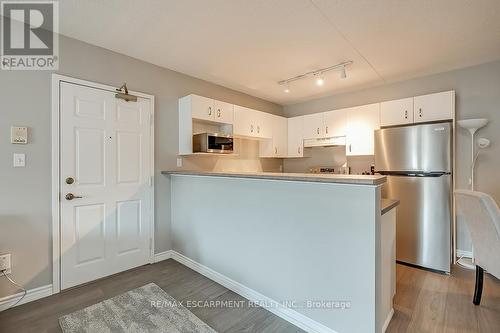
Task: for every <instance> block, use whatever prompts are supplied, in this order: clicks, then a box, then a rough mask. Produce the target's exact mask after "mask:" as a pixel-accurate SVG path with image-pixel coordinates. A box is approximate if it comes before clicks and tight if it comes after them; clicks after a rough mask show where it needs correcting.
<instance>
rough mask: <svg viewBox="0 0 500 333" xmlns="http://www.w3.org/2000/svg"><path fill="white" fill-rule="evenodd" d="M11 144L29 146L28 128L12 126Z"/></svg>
mask: <svg viewBox="0 0 500 333" xmlns="http://www.w3.org/2000/svg"><path fill="white" fill-rule="evenodd" d="M10 143H15V144H27V143H28V127H20V126H12V127H11V128H10Z"/></svg>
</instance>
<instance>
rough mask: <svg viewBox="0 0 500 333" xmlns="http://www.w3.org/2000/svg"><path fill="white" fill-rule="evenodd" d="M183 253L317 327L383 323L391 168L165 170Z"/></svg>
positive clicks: (390, 242)
mask: <svg viewBox="0 0 500 333" xmlns="http://www.w3.org/2000/svg"><path fill="white" fill-rule="evenodd" d="M162 173H163V174H164V175H165V176H166V178H167V179H168V185H169V186H170V190H171V198H170V200H171V202H170V205H171V208H172V215H171V219H172V220H171V228H172V229H171V239H172V242H173V249H174V253H175V254H176V255H177V256H178V257H179V258H177V259H180V260H181V261H182V262H184V263H186V264H187V265H188V266H190V267H191V268H193V269H195V270H197V271H199V272H200V273H202V274H205V275H207V276H209V277H210V278H212V279H214V280H215V281H217V282H219V283H221V284H223V285H224V286H226V287H227V288H229V289H232V290H233V291H235V292H237V293H239V294H241V295H242V296H244V297H246V298H248V299H249V300H251V301H255V302H258V303H259V304H262V303H264V305H265V306H266V307H267V308H268V309H269V310H270V311H272V312H274V313H275V314H277V315H279V316H281V317H283V318H286V319H287V320H289V321H290V322H292V323H294V324H295V325H297V326H299V327H301V328H303V329H305V330H306V331H309V332H383V331H384V330H385V328H386V326H387V325H388V323H389V321H390V318H391V316H392V313H393V308H392V298H393V295H394V293H395V223H396V221H395V209H394V208H395V207H396V206H397V204H398V202H397V201H388V200H384V201H382V200H381V195H380V188H381V186H382V185H383V183H384V182H385V177H384V176H359V175H324V174H293V173H266V172H264V173H234V172H229V173H222V172H191V171H164V172H162Z"/></svg>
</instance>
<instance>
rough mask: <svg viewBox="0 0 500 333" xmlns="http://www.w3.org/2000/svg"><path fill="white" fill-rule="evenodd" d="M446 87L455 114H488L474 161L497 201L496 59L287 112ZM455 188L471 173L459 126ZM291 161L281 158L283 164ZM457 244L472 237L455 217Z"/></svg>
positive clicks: (499, 87)
mask: <svg viewBox="0 0 500 333" xmlns="http://www.w3.org/2000/svg"><path fill="white" fill-rule="evenodd" d="M446 90H455V91H456V117H457V119H465V118H488V119H489V120H490V123H489V124H488V126H487V127H485V128H483V129H481V130H480V131H479V132H478V137H486V138H489V139H490V140H491V143H492V145H491V147H490V148H488V149H487V150H485V151H484V152H483V153H482V154H481V156H480V157H479V159H478V162H477V165H476V173H477V175H476V190H478V191H483V192H487V193H489V194H491V195H492V196H493V197H494V198H495V200H496V201H497V202H499V203H500V175H499V174H498V166H499V165H500V62H493V63H488V64H483V65H479V66H474V67H469V68H464V69H459V70H455V71H451V72H447V73H441V74H436V75H431V76H426V77H422V78H418V79H412V80H408V81H403V82H397V83H388V84H385V85H382V86H379V87H375V88H370V89H365V90H361V91H357V92H352V93H346V94H340V95H334V96H331V97H326V98H321V99H316V100H313V101H309V102H305V103H299V104H294V105H288V106H285V108H284V112H285V115H286V116H288V117H291V116H297V115H302V114H308V113H315V112H322V111H328V110H333V109H340V108H346V107H351V106H356V105H363V104H369V103H375V102H381V101H386V100H393V99H398V98H403V97H409V96H416V95H423V94H428V93H433V92H440V91H446ZM456 155H457V156H456V161H457V168H456V170H455V171H456V173H455V174H456V177H457V188H468V187H469V185H468V179H469V175H470V134H469V133H468V132H467V131H466V130H464V129H458V132H457V154H456ZM292 163H293V162H288V161H286V160H285V162H284V168H285V170H287V169H288V168H289V167H290V166H291V164H292ZM458 249H460V250H466V251H469V250H470V249H471V244H470V238H469V235H468V231H467V229H466V227H465V224H464V223H463V222H462V221H460V220H459V221H458Z"/></svg>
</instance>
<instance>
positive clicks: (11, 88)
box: [0, 37, 282, 297]
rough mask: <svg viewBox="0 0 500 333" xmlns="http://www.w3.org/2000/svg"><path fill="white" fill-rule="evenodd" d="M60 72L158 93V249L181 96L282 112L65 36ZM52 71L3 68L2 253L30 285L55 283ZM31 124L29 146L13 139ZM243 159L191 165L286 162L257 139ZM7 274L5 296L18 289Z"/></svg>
mask: <svg viewBox="0 0 500 333" xmlns="http://www.w3.org/2000/svg"><path fill="white" fill-rule="evenodd" d="M60 59H61V65H60V70H59V71H58V72H59V73H60V74H64V75H68V76H73V77H77V78H81V79H85V80H90V81H95V82H99V83H104V84H109V85H112V86H119V85H121V84H122V83H123V82H125V81H126V82H127V83H128V86H129V88H130V89H132V90H137V91H141V92H145V93H150V94H152V95H154V96H155V97H156V105H155V112H156V124H155V133H156V137H155V159H156V162H155V173H156V181H155V185H156V207H157V208H156V213H155V218H156V238H155V242H156V246H155V248H156V249H155V250H156V252H161V251H165V250H168V249H170V248H171V244H170V237H169V233H170V220H169V218H170V212H169V206H168V205H169V203H170V198H169V183H168V180H167V179H166V177H164V176H162V175H160V174H159V172H160V171H161V170H166V169H173V168H175V167H176V152H177V147H178V143H177V142H178V139H177V137H178V130H177V129H178V126H177V122H178V120H177V100H178V98H179V97H181V96H184V95H187V94H190V93H195V94H199V95H204V96H209V97H213V98H216V99H220V100H223V101H228V102H231V103H235V104H240V105H243V106H247V107H250V108H254V109H258V110H262V111H267V112H271V113H274V114H281V113H282V107H281V106H279V105H276V104H273V103H269V102H266V101H263V100H260V99H257V98H254V97H252V96H249V95H245V94H243V93H239V92H236V91H233V90H230V89H226V88H224V87H221V86H217V85H214V84H211V83H209V82H206V81H202V80H198V79H195V78H193V77H189V76H186V75H183V74H180V73H177V72H174V71H171V70H167V69H163V68H160V67H157V66H154V65H151V64H148V63H145V62H142V61H139V60H136V59H133V58H130V57H127V56H124V55H120V54H117V53H114V52H111V51H108V50H105V49H102V48H98V47H95V46H92V45H89V44H85V43H82V42H79V41H76V40H74V39H70V38H66V37H61V39H60ZM50 117H51V73H50V72H43V71H25V72H22V71H15V72H7V71H0V133H1V137H0V153H1V155H2V158H1V159H0V174H1V185H0V196H1V198H2V200H0V253H12V262H13V271H12V277H13V278H14V279H16V280H17V281H18V282H20V283H21V284H24V285H26V287H27V288H35V287H39V286H42V285H46V284H50V283H51V280H52V278H51V272H52V267H51V260H52V252H51V251H52V249H51V202H50V189H51V155H50V154H51V146H50V144H51V141H50V138H51V129H50V121H51V118H50ZM11 125H23V126H29V127H30V135H31V140H30V143H29V144H28V145H26V146H21V145H12V144H10V126H11ZM247 145H248V146H249V147H253V149H252V150H250V151H251V152H253V154H252V153H249V154H246V155H245V156H244V158H242V159H241V160H238V159H234V158H227V159H222V158H221V159H219V158H215V157H204V158H200V159H196V158H189V159H186V160H185V161H184V162H185V164H184V167H185V168H187V169H199V168H206V169H226V170H227V169H231V168H232V167H233V168H236V167H239V166H241V165H245V167H246V168H247V169H250V170H252V169H254V170H276V169H279V166H280V164H281V160H269V159H268V160H259V159H258V158H257V156H258V155H257V149H255V143H252V142H248V143H247ZM14 152H24V153H26V159H27V167H26V168H16V169H15V168H13V167H12V153H14ZM4 280H5V279H1V280H0V297H2V296H5V295H9V294H12V293H13V292H15V289H14V288H12V287H11V286H10V285H9V284H8V283H6V282H5V281H4Z"/></svg>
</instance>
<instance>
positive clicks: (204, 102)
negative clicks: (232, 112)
mask: <svg viewBox="0 0 500 333" xmlns="http://www.w3.org/2000/svg"><path fill="white" fill-rule="evenodd" d="M184 98H186V99H187V100H188V101H189V102H190V107H191V117H192V118H194V119H201V120H214V100H213V99H211V98H207V97H203V96H198V95H189V96H186V97H184ZM189 102H188V103H189Z"/></svg>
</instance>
